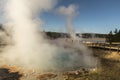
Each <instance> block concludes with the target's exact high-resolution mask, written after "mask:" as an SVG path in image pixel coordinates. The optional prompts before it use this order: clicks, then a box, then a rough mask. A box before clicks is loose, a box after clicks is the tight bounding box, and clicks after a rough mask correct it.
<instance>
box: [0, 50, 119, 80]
mask: <svg viewBox="0 0 120 80" xmlns="http://www.w3.org/2000/svg"><path fill="white" fill-rule="evenodd" d="M91 50H92V51H93V56H94V57H95V58H97V60H98V61H97V65H96V67H94V68H85V67H80V66H79V68H76V69H71V70H70V69H69V70H66V71H65V70H62V71H45V72H41V73H38V72H37V71H35V70H34V69H31V70H27V69H26V70H25V69H24V68H22V67H18V66H14V65H7V64H6V65H3V66H1V68H0V80H34V79H36V80H119V79H120V77H119V74H120V72H119V70H120V55H119V53H118V52H113V51H104V50H100V49H91Z"/></svg>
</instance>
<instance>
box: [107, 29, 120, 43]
mask: <svg viewBox="0 0 120 80" xmlns="http://www.w3.org/2000/svg"><path fill="white" fill-rule="evenodd" d="M106 41H107V42H109V43H110V44H112V43H113V42H120V29H119V30H118V29H115V30H114V31H110V32H109V34H108V35H107V37H106Z"/></svg>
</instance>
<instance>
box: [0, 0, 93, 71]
mask: <svg viewBox="0 0 120 80" xmlns="http://www.w3.org/2000/svg"><path fill="white" fill-rule="evenodd" d="M0 1H1V0H0ZM3 3H4V6H3V11H4V18H5V20H6V25H7V26H8V27H6V29H9V28H12V31H11V32H10V34H11V35H12V42H11V41H10V42H11V44H12V45H8V46H7V47H6V48H5V49H4V50H3V53H2V55H0V56H1V57H2V58H3V59H5V60H6V63H5V64H10V65H18V66H24V67H26V68H35V69H36V68H39V69H40V70H48V69H53V68H63V66H66V67H69V66H70V67H71V66H72V65H74V63H76V64H78V65H85V64H87V65H93V64H91V63H92V61H91V58H92V57H91V55H90V54H89V53H90V51H89V50H87V48H86V47H85V46H83V45H80V46H78V45H77V44H75V45H73V44H71V43H68V44H66V45H68V46H73V48H77V49H79V48H80V52H81V53H85V54H81V55H79V53H77V52H75V51H74V50H71V48H70V49H64V48H63V46H64V45H65V42H62V40H61V41H59V42H61V43H60V44H63V46H62V48H61V47H58V46H57V47H56V46H55V45H52V44H50V43H49V41H47V40H46V39H44V37H43V35H42V33H39V32H38V27H40V28H42V26H43V23H44V22H42V20H41V19H40V18H39V16H40V14H42V12H44V11H48V10H50V9H52V8H53V7H54V5H55V3H56V0H4V1H3ZM76 10H77V7H76V6H75V5H70V6H69V7H68V8H66V7H60V8H59V13H60V14H62V15H64V16H66V20H67V28H68V32H69V33H70V34H71V36H72V37H73V38H74V37H75V32H74V29H73V27H72V20H73V19H74V17H75V16H76V15H77V12H76ZM8 31H9V30H8ZM59 42H57V43H59ZM69 44H71V45H69ZM59 65H60V66H61V67H60V66H59ZM58 66H59V67H58Z"/></svg>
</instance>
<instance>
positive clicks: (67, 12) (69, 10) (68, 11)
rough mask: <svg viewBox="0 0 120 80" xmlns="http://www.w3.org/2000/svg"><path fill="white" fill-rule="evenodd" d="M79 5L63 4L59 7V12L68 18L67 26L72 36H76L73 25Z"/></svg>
mask: <svg viewBox="0 0 120 80" xmlns="http://www.w3.org/2000/svg"><path fill="white" fill-rule="evenodd" d="M77 9H78V7H77V6H76V5H73V4H71V5H69V6H68V7H65V6H61V7H59V8H58V9H57V12H58V13H59V14H60V15H62V16H64V17H65V18H66V27H67V30H68V33H69V34H70V36H71V37H72V38H73V39H74V38H75V30H74V27H73V24H72V23H73V20H74V18H75V17H76V16H77V15H78V13H79V12H78V11H77Z"/></svg>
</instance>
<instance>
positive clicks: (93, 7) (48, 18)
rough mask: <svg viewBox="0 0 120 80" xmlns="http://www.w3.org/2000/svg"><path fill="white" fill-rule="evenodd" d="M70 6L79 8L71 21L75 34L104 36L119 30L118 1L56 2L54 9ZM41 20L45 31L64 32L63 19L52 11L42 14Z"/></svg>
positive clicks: (81, 0) (119, 6) (119, 3)
mask: <svg viewBox="0 0 120 80" xmlns="http://www.w3.org/2000/svg"><path fill="white" fill-rule="evenodd" d="M70 4H74V5H77V6H78V7H79V9H78V11H79V15H77V16H76V18H75V19H74V21H73V26H74V28H75V30H76V32H80V33H81V32H82V33H103V34H104V33H109V31H110V30H114V29H115V28H118V29H120V0H58V4H57V5H56V7H55V8H57V7H59V6H66V7H67V6H69V5H70ZM42 18H43V20H44V21H45V23H46V25H45V28H44V29H45V30H48V31H66V30H65V19H64V18H63V17H62V16H60V15H57V14H55V13H54V11H52V12H47V13H44V14H43V15H42Z"/></svg>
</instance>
